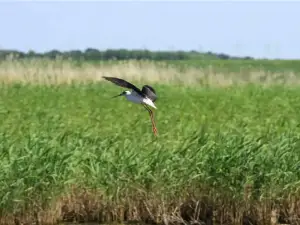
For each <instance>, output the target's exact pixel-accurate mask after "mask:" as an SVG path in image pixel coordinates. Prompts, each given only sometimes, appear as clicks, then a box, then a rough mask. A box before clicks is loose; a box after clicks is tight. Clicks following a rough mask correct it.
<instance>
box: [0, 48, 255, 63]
mask: <svg viewBox="0 0 300 225" xmlns="http://www.w3.org/2000/svg"><path fill="white" fill-rule="evenodd" d="M8 57H14V58H48V59H55V58H57V57H59V58H61V59H67V58H70V59H73V60H88V61H99V60H100V61H102V60H129V59H135V60H145V59H147V60H187V59H252V58H251V57H233V56H229V55H228V54H224V53H220V54H218V53H212V52H207V53H201V52H197V51H149V50H146V49H145V50H142V49H137V50H127V49H107V50H105V51H100V50H98V49H94V48H87V49H86V50H84V51H81V50H72V51H58V50H51V51H48V52H44V53H38V52H34V51H29V52H21V51H16V50H0V60H3V59H6V58H8Z"/></svg>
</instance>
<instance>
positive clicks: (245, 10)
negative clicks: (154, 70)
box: [0, 1, 300, 58]
mask: <svg viewBox="0 0 300 225" xmlns="http://www.w3.org/2000/svg"><path fill="white" fill-rule="evenodd" d="M299 9H300V1H298V2H296V1H294V2H293V1H290V2H288V1H281V2H280V1H273V2H270V1H265V2H263V1H248V2H246V1H227V2H224V1H206V2H204V1H198V2H197V1H181V2H180V1H174V2H171V1H164V2H163V1H161V2H159V1H152V2H151V1H147V2H146V1H106V2H104V1H90V2H89V1H74V2H69V1H65V2H63V1H52V2H51V1H48V2H43V1H26V2H22V1H6V2H3V1H0V31H1V32H0V48H2V49H15V50H21V51H28V50H30V49H31V50H34V51H37V52H44V51H49V50H53V49H57V50H71V49H72V50H75V49H80V50H84V49H86V48H88V47H91V48H97V49H99V50H105V49H107V48H127V49H138V48H147V49H149V50H179V49H180V50H198V51H212V52H218V53H221V52H223V53H227V54H230V55H241V56H253V57H259V58H261V57H267V58H300V11H299Z"/></svg>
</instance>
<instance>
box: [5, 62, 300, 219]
mask: <svg viewBox="0 0 300 225" xmlns="http://www.w3.org/2000/svg"><path fill="white" fill-rule="evenodd" d="M0 66H1V67H0V80H1V82H2V84H1V89H0V91H1V94H0V97H1V100H0V117H1V118H0V123H1V126H0V140H1V141H0V146H1V149H0V162H1V163H0V171H1V172H0V223H1V224H12V223H18V222H22V223H26V222H37V221H38V222H39V223H40V224H46V223H56V222H57V221H62V220H66V221H67V220H77V221H93V220H94V221H98V222H105V223H110V222H114V221H118V222H120V221H143V222H151V223H154V222H156V223H165V224H168V223H171V222H182V221H183V220H184V221H195V220H196V221H203V222H206V223H207V224H209V222H213V223H214V224H242V222H243V221H242V220H244V221H245V220H247V218H248V220H252V222H253V221H256V222H257V223H258V224H269V223H270V222H271V221H272V219H273V218H274V212H278V213H279V212H282V213H283V214H284V215H285V218H289V219H290V221H288V223H293V224H297V223H298V222H297V221H298V220H299V219H298V217H299V216H300V207H299V200H300V195H299V187H300V141H299V140H300V139H299V138H300V114H299V112H300V89H299V88H298V86H297V85H298V83H299V78H298V74H297V73H296V72H286V75H289V77H288V76H285V77H283V76H282V74H281V73H279V72H278V73H277V72H276V71H275V72H269V71H267V70H266V71H263V70H256V69H251V70H249V71H248V73H245V74H240V73H223V74H222V73H221V72H220V71H219V72H218V73H214V72H213V71H214V69H216V70H217V69H218V68H214V67H213V68H210V69H201V68H196V67H192V66H191V67H189V68H186V69H185V70H184V71H182V70H181V69H180V68H177V67H176V65H175V66H174V65H166V64H158V65H157V64H155V63H153V62H140V63H138V62H122V63H115V64H110V63H106V64H101V65H91V64H83V65H76V64H75V63H72V62H60V61H57V62H50V61H39V60H36V61H26V62H20V61H11V62H2V63H1V64H0ZM102 75H106V76H118V77H123V78H126V79H130V81H133V82H135V83H136V84H138V85H139V86H140V85H142V84H143V83H144V82H147V83H148V84H151V85H153V86H154V88H155V89H156V91H157V93H158V97H159V99H158V101H157V102H156V105H157V108H158V109H157V110H156V111H155V119H156V123H157V128H158V132H159V135H158V137H155V136H154V135H153V133H152V130H151V122H150V119H149V115H148V112H147V111H145V110H144V108H143V107H142V106H139V105H136V104H132V103H129V102H127V101H126V100H125V99H123V98H115V99H111V96H113V95H116V94H118V93H120V92H121V91H122V90H123V89H122V88H120V87H117V86H115V85H114V84H112V83H109V82H107V81H103V80H102V79H101V76H102ZM159 82H161V84H158V83H159ZM276 210H277V211H276ZM275 219H276V216H275ZM286 223H287V222H286Z"/></svg>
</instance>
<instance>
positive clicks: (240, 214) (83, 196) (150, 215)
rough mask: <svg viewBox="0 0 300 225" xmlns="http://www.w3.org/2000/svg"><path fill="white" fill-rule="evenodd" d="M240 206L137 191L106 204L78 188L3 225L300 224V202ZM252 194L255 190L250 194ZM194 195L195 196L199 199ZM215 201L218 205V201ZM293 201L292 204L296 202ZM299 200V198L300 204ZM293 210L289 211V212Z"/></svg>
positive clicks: (5, 218) (208, 197)
mask: <svg viewBox="0 0 300 225" xmlns="http://www.w3.org/2000/svg"><path fill="white" fill-rule="evenodd" d="M248 192H249V190H247V191H246V190H245V199H244V200H240V201H236V200H232V199H231V198H230V196H228V198H224V196H222V197H221V196H220V197H218V196H216V195H214V191H213V190H202V194H201V195H199V192H197V193H198V194H195V193H196V191H193V190H189V191H188V192H187V193H189V194H188V195H184V196H183V195H182V196H180V195H178V198H175V199H164V198H163V197H161V198H157V197H158V194H157V193H145V192H142V191H141V192H138V191H135V192H134V193H131V194H130V193H127V195H126V196H123V197H120V198H119V199H114V200H112V199H106V198H105V196H104V195H102V193H101V191H100V190H97V189H94V190H92V189H89V190H88V189H85V188H83V187H73V188H72V189H71V192H69V194H66V195H63V196H61V197H59V198H57V199H54V200H53V203H52V204H51V205H50V207H47V208H41V207H32V210H27V211H26V212H18V213H15V214H14V215H2V216H1V218H0V224H1V225H4V224H5V225H8V224H16V225H20V224H24V225H25V224H43V225H46V224H48V225H50V224H57V223H65V222H71V223H75V222H79V223H92V222H97V223H99V222H100V223H105V224H110V223H116V222H117V223H120V224H124V223H130V222H131V223H132V222H135V223H149V224H166V225H169V224H187V223H189V224H201V223H203V224H207V225H213V224H216V225H219V224H228V225H229V224H233V225H234V224H243V225H252V224H256V225H258V224H264V225H267V224H283V223H285V224H299V223H300V221H298V220H297V219H293V217H292V216H293V215H299V214H300V204H299V203H300V202H299V200H298V201H287V202H286V204H284V205H278V204H276V202H273V201H269V200H265V201H264V200H262V201H260V202H259V203H258V202H257V201H252V200H251V198H249V197H248V194H249V193H248ZM250 192H251V191H250ZM193 193H194V194H193ZM212 199H213V201H212ZM290 200H292V199H290ZM294 200H296V199H294ZM287 209H288V210H287Z"/></svg>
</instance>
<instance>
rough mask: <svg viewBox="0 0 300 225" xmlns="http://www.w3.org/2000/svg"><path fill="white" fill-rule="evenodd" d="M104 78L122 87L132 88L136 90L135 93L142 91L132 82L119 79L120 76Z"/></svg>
mask: <svg viewBox="0 0 300 225" xmlns="http://www.w3.org/2000/svg"><path fill="white" fill-rule="evenodd" d="M103 78H104V79H106V80H108V81H110V82H112V83H114V84H116V85H118V86H120V87H124V88H129V89H133V90H134V91H136V92H137V93H140V94H141V93H142V92H141V90H140V89H138V88H137V87H136V86H134V85H133V84H131V83H129V82H128V81H126V80H123V79H120V78H116V77H104V76H103Z"/></svg>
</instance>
